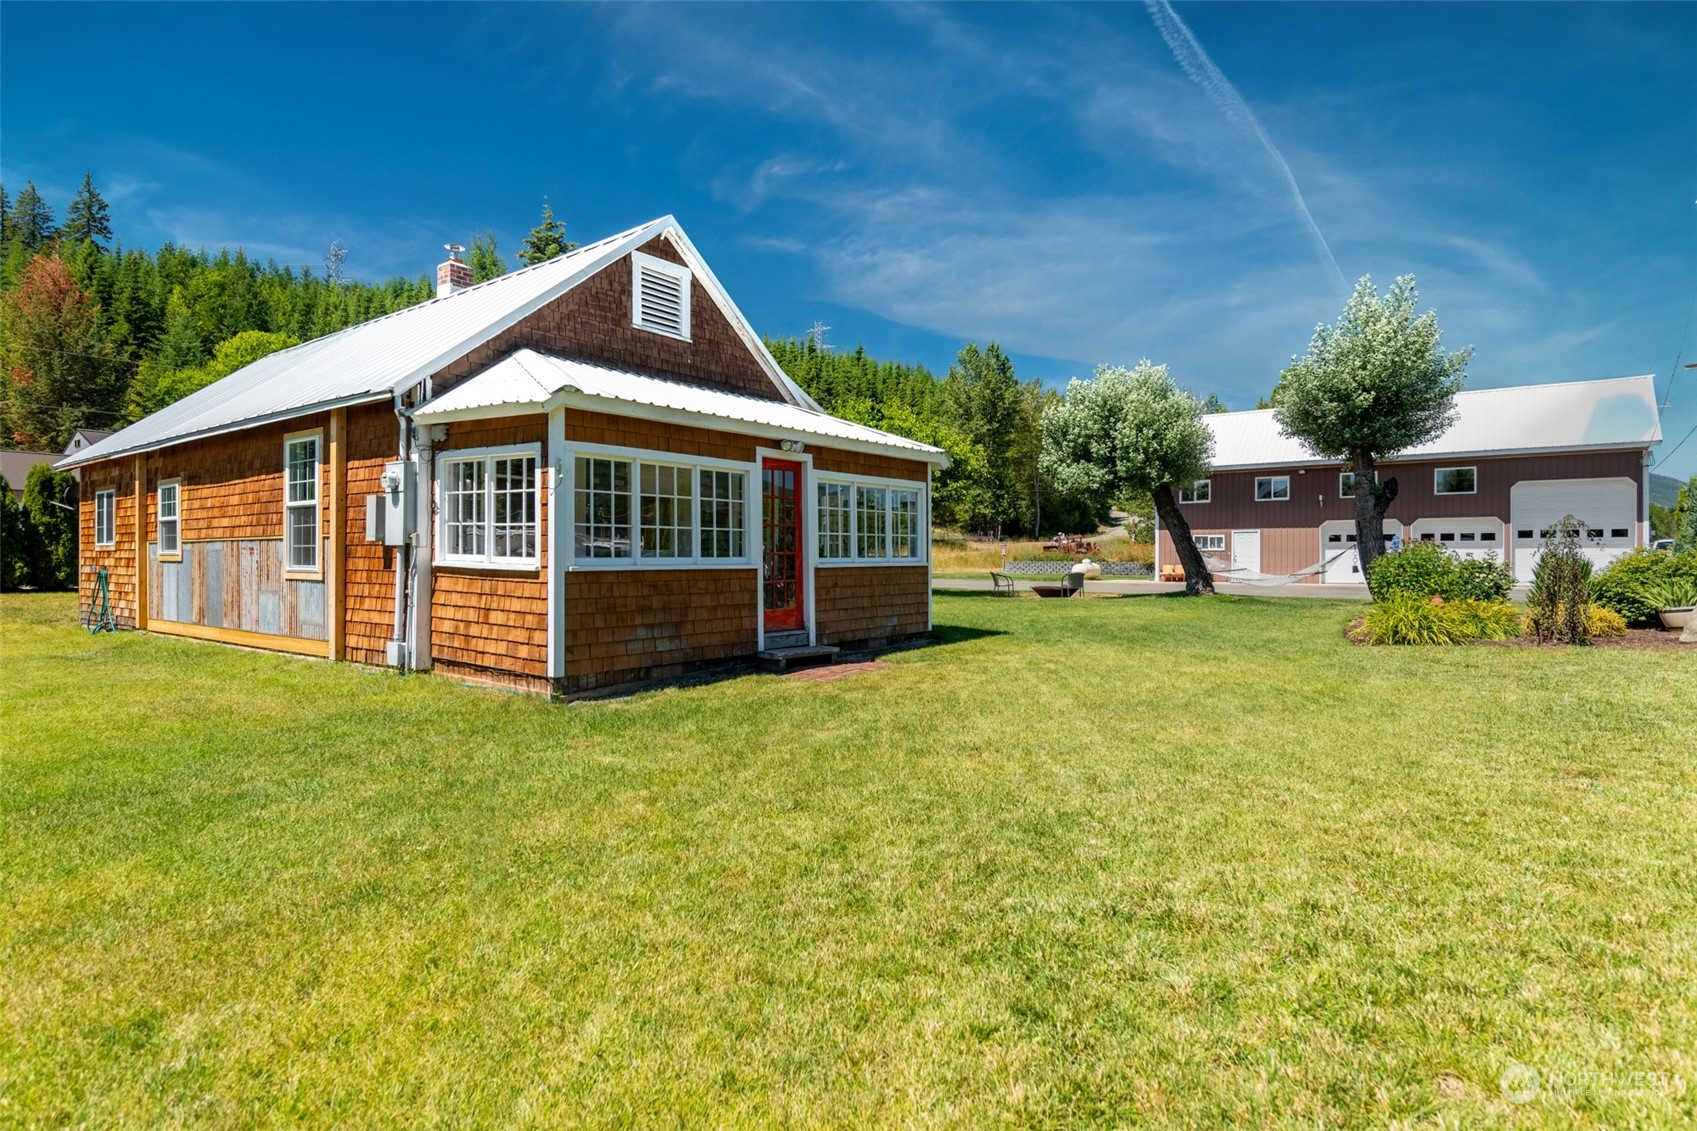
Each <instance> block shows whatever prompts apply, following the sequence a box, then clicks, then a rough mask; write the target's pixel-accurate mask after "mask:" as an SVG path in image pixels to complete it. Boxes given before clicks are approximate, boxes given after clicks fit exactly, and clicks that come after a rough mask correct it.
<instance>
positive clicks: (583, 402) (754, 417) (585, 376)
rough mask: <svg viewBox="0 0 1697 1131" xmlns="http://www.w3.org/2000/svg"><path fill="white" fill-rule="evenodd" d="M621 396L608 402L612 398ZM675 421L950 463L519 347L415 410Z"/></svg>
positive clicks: (824, 419) (859, 434)
mask: <svg viewBox="0 0 1697 1131" xmlns="http://www.w3.org/2000/svg"><path fill="white" fill-rule="evenodd" d="M609 401H612V402H617V403H614V404H608V403H607V402H609ZM566 404H569V405H572V406H573V407H579V408H592V409H599V410H601V411H604V412H613V413H621V412H623V413H624V414H626V415H632V413H631V412H630V409H631V407H633V406H635V407H638V408H639V409H640V411H639V412H638V413H636V414H635V415H641V416H645V417H650V418H660V419H669V420H674V421H675V422H678V423H687V424H693V425H696V426H697V427H708V428H723V427H725V426H726V425H731V426H733V427H735V429H736V430H737V431H739V432H745V433H751V434H755V435H764V436H769V437H773V438H777V439H784V438H790V437H794V436H797V435H806V436H819V437H822V438H824V439H828V440H831V441H835V442H837V443H838V444H839V445H840V446H844V447H850V448H856V449H862V450H872V451H877V452H880V453H882V454H886V455H893V456H899V457H903V458H906V459H916V460H923V461H925V462H927V463H933V464H939V465H941V466H944V467H947V466H948V462H949V457H948V455H947V454H946V453H944V451H943V450H942V449H941V448H934V447H931V446H930V445H928V444H921V443H920V442H919V441H917V440H910V439H908V438H907V437H905V436H897V435H895V434H894V433H892V432H883V431H880V430H879V429H877V428H870V427H868V426H866V425H864V424H856V423H854V422H853V421H849V420H842V419H840V418H838V417H835V416H831V415H830V414H828V413H826V412H823V411H820V410H818V409H815V408H803V407H801V406H799V405H792V404H785V403H784V402H782V401H772V400H765V399H763V398H761V397H748V396H741V395H739V394H737V393H727V392H723V391H721V390H718V389H708V388H704V387H702V386H700V385H688V384H684V383H683V382H681V381H667V380H664V379H662V378H659V377H649V376H646V375H644V374H641V373H631V372H627V371H625V370H622V369H614V368H611V367H609V366H604V365H593V364H590V363H589V362H584V361H574V360H572V359H569V358H563V357H554V356H552V355H550V354H545V353H539V352H537V351H536V350H531V349H521V350H516V351H514V352H513V353H511V354H508V355H507V356H506V357H504V358H502V359H501V360H500V361H497V362H496V363H495V364H493V365H491V366H490V367H489V368H487V369H485V370H483V371H482V372H480V373H478V374H476V375H475V376H473V377H471V378H469V379H468V380H465V381H462V382H461V383H460V384H458V385H456V386H454V387H453V388H452V389H449V390H448V391H447V392H445V393H443V394H442V395H441V396H439V397H437V398H435V399H434V400H432V401H430V402H429V403H428V404H426V405H424V406H423V407H421V408H419V409H417V410H415V411H414V413H413V417H414V418H415V419H416V420H418V421H420V422H436V423H441V422H445V421H450V420H476V419H486V418H489V417H494V416H508V415H512V414H513V413H515V412H527V411H528V412H546V411H549V410H551V409H553V408H556V407H558V406H560V405H566Z"/></svg>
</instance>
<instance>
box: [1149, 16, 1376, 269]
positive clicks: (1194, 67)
mask: <svg viewBox="0 0 1697 1131" xmlns="http://www.w3.org/2000/svg"><path fill="white" fill-rule="evenodd" d="M1145 4H1146V5H1147V7H1148V9H1149V16H1150V18H1151V19H1152V20H1153V21H1154V23H1155V28H1156V30H1157V31H1159V32H1160V33H1161V38H1162V39H1164V40H1165V41H1166V44H1167V47H1168V48H1169V49H1170V50H1171V51H1172V53H1173V58H1174V59H1176V60H1177V61H1178V65H1179V66H1180V67H1182V68H1183V69H1184V73H1185V74H1187V75H1189V76H1190V77H1191V78H1192V79H1193V80H1194V81H1195V82H1196V84H1197V85H1198V86H1200V87H1201V88H1202V89H1203V90H1204V91H1206V92H1207V94H1208V97H1209V99H1210V100H1212V101H1213V103H1214V105H1216V106H1218V107H1219V108H1220V111H1221V112H1222V113H1223V114H1225V116H1226V117H1227V118H1228V119H1230V120H1231V121H1233V122H1236V123H1237V124H1239V125H1241V126H1243V127H1244V128H1245V129H1248V130H1249V131H1250V132H1251V133H1253V134H1254V135H1255V140H1256V141H1258V142H1260V143H1261V148H1263V149H1264V150H1266V152H1267V156H1268V157H1269V158H1270V159H1271V160H1272V162H1273V167H1274V168H1275V169H1277V170H1278V172H1279V175H1280V176H1281V177H1283V178H1284V182H1285V186H1286V187H1287V188H1289V189H1290V195H1291V200H1292V202H1293V203H1295V205H1296V210H1297V212H1298V213H1299V214H1300V215H1301V216H1302V221H1303V223H1304V224H1306V225H1307V227H1308V231H1309V233H1310V234H1311V235H1312V236H1313V237H1314V243H1315V246H1316V247H1318V248H1319V250H1320V254H1321V255H1322V256H1324V257H1325V260H1326V264H1327V265H1328V266H1329V267H1330V268H1331V269H1332V276H1333V278H1334V279H1335V281H1336V282H1337V285H1338V289H1339V290H1340V291H1343V290H1347V289H1348V283H1346V282H1345V281H1344V277H1343V271H1342V270H1341V269H1340V268H1339V267H1338V261H1337V258H1336V257H1335V256H1334V255H1333V254H1332V248H1331V245H1330V244H1328V243H1327V242H1326V237H1325V235H1324V234H1323V233H1322V232H1321V231H1320V225H1318V224H1316V223H1315V222H1314V214H1313V213H1312V212H1310V211H1309V210H1308V202H1307V201H1306V200H1304V199H1303V197H1302V188H1301V186H1299V185H1298V184H1297V183H1296V174H1294V173H1292V172H1291V171H1290V162H1288V161H1286V160H1285V158H1284V154H1282V153H1280V152H1279V147H1278V146H1276V145H1274V144H1273V139H1272V138H1270V137H1268V136H1267V131H1266V130H1265V129H1263V128H1262V127H1261V122H1260V119H1258V118H1256V116H1255V111H1253V110H1251V109H1250V108H1249V103H1247V102H1245V101H1244V100H1243V96H1242V95H1241V94H1239V93H1238V92H1237V88H1236V87H1235V86H1233V85H1232V84H1231V80H1230V79H1228V78H1226V76H1225V74H1224V72H1222V71H1221V70H1220V68H1219V67H1217V66H1215V65H1214V60H1213V59H1211V58H1209V57H1208V52H1207V51H1205V50H1203V48H1202V44H1201V43H1200V42H1198V41H1197V39H1196V36H1195V35H1194V34H1192V33H1191V30H1190V28H1189V27H1188V26H1187V25H1186V24H1185V22H1184V21H1183V20H1182V19H1180V18H1179V14H1178V13H1177V12H1175V11H1173V7H1172V5H1171V4H1169V3H1167V0H1145Z"/></svg>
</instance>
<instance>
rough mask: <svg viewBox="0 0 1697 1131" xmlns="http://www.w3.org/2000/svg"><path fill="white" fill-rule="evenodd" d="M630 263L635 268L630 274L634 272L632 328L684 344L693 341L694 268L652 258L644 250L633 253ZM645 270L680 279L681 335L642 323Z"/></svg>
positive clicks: (631, 299)
mask: <svg viewBox="0 0 1697 1131" xmlns="http://www.w3.org/2000/svg"><path fill="white" fill-rule="evenodd" d="M630 261H631V268H630V273H631V298H630V320H631V325H633V326H635V327H636V328H637V329H638V330H643V331H646V332H647V333H650V334H659V335H660V336H661V337H665V338H675V339H677V340H678V341H682V342H687V341H689V340H690V336H689V334H690V327H689V306H690V283H691V282H692V279H693V276H692V274H691V272H690V269H689V268H688V267H684V266H682V265H681V264H677V263H673V262H671V261H670V260H667V259H660V258H658V257H657V256H653V255H648V254H646V253H644V252H640V251H633V252H631V256H630ZM644 270H649V271H653V272H655V273H657V274H661V275H668V276H670V277H671V278H673V279H675V280H677V282H678V292H679V294H678V299H679V305H680V307H681V310H680V311H679V315H678V324H679V327H680V329H681V331H682V332H681V333H677V334H674V333H672V332H671V331H670V330H662V329H659V328H658V327H655V326H650V325H648V324H646V323H645V322H643V320H642V308H643V293H642V272H643V271H644Z"/></svg>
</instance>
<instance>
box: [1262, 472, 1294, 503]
mask: <svg viewBox="0 0 1697 1131" xmlns="http://www.w3.org/2000/svg"><path fill="white" fill-rule="evenodd" d="M1281 479H1282V480H1284V485H1285V493H1284V494H1283V495H1278V494H1274V493H1273V492H1275V491H1277V490H1278V484H1279V481H1280V480H1281ZM1263 483H1266V484H1268V488H1267V490H1268V495H1267V497H1266V498H1265V499H1263V498H1262V497H1261V484H1263ZM1255 501H1256V502H1258V503H1288V502H1290V476H1288V475H1257V476H1256V477H1255Z"/></svg>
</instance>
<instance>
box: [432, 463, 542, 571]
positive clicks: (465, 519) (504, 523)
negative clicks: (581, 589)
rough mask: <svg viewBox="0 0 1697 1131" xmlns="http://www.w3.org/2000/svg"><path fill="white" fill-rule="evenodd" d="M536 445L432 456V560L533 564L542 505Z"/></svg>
mask: <svg viewBox="0 0 1697 1131" xmlns="http://www.w3.org/2000/svg"><path fill="white" fill-rule="evenodd" d="M537 463H538V460H537V451H536V449H535V448H507V449H502V450H499V451H491V452H484V451H479V452H475V453H470V452H468V453H456V452H443V453H441V454H440V455H438V456H437V457H436V482H437V485H438V488H439V495H438V500H437V502H438V512H437V514H438V520H437V521H438V522H439V523H440V530H439V534H438V538H437V542H436V553H437V559H436V560H437V561H439V562H441V563H443V564H444V565H490V566H519V567H524V568H534V567H535V566H536V565H538V564H539V563H540V562H541V554H540V552H539V549H538V547H539V546H540V545H541V519H542V508H541V500H540V492H539V491H538V490H537Z"/></svg>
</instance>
